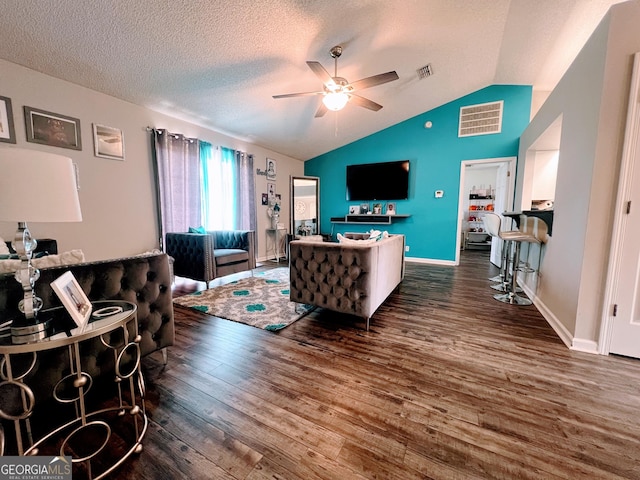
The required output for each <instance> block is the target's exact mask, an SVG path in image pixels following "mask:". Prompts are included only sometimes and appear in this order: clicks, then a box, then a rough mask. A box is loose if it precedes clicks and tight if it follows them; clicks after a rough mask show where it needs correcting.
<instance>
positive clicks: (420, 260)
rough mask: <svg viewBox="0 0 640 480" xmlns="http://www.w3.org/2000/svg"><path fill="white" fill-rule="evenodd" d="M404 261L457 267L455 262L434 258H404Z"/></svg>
mask: <svg viewBox="0 0 640 480" xmlns="http://www.w3.org/2000/svg"><path fill="white" fill-rule="evenodd" d="M404 261H405V262H408V263H424V264H429V265H446V266H449V267H455V266H456V262H455V261H454V260H436V259H433V258H418V257H404Z"/></svg>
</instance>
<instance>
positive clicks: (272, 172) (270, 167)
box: [267, 158, 276, 180]
mask: <svg viewBox="0 0 640 480" xmlns="http://www.w3.org/2000/svg"><path fill="white" fill-rule="evenodd" d="M275 179H276V161H275V160H274V159H273V158H267V180H275Z"/></svg>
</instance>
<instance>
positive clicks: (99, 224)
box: [0, 60, 304, 260]
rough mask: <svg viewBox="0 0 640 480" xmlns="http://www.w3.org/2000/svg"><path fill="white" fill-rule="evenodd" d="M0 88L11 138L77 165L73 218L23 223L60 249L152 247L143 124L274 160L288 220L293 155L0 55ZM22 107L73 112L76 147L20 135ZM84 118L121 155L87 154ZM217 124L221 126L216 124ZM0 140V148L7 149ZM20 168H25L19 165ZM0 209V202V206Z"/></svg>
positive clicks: (297, 171) (7, 230) (295, 165)
mask: <svg viewBox="0 0 640 480" xmlns="http://www.w3.org/2000/svg"><path fill="white" fill-rule="evenodd" d="M0 95H3V96H5V97H9V98H10V99H11V101H12V106H13V114H14V124H15V128H16V138H17V144H16V145H15V146H17V147H20V148H30V149H34V150H43V151H48V152H52V153H57V154H61V155H66V156H69V157H71V158H72V159H73V161H74V162H75V163H77V164H78V167H79V171H80V186H81V190H80V204H81V208H82V215H83V221H82V222H81V223H77V224H74V223H68V224H54V223H40V224H39V223H34V224H30V225H29V227H30V230H31V233H32V235H34V236H35V237H36V238H55V239H57V240H58V248H59V250H60V251H66V250H71V249H75V248H80V249H82V250H83V251H84V253H85V256H86V258H87V260H98V259H105V258H114V257H120V256H126V255H134V254H137V253H141V252H144V251H146V250H150V249H152V248H156V247H157V245H158V243H157V237H158V226H157V221H156V213H155V212H156V211H155V187H154V181H153V173H152V163H151V147H150V141H149V133H148V132H147V131H146V127H147V126H150V127H156V128H166V129H168V130H169V131H171V132H177V133H182V134H184V135H186V136H189V137H196V138H199V139H202V140H206V141H208V142H211V143H212V144H213V145H222V146H225V147H228V148H233V149H237V150H243V151H246V152H248V153H252V154H253V155H254V162H255V163H254V167H255V168H260V169H261V170H265V168H266V165H265V164H266V158H267V157H269V158H273V159H275V160H276V161H277V179H276V181H275V182H276V193H280V194H281V195H282V202H283V203H282V205H283V208H282V211H281V214H282V216H281V221H282V222H283V223H284V224H285V225H287V226H288V225H289V208H288V205H289V175H302V174H303V173H304V163H303V162H302V161H300V160H298V159H294V158H292V157H288V156H285V155H281V154H279V153H277V152H273V151H271V150H268V149H265V148H262V147H259V146H257V145H252V144H249V143H247V142H244V141H241V140H238V139H235V138H233V137H229V136H226V135H222V134H220V133H217V132H215V131H214V130H212V129H210V128H205V127H202V126H198V125H194V124H191V123H188V122H185V121H182V120H178V119H175V118H172V117H169V116H167V115H164V114H161V113H158V112H154V111H152V110H149V109H147V108H144V107H141V106H138V105H134V104H131V103H128V102H125V101H122V100H118V99H116V98H114V97H111V96H108V95H104V94H102V93H98V92H96V91H93V90H89V89H87V88H84V87H80V86H77V85H75V84H72V83H69V82H66V81H62V80H59V79H56V78H53V77H50V76H47V75H43V74H41V73H38V72H36V71H33V70H30V69H27V68H24V67H21V66H19V65H16V64H13V63H9V62H7V61H4V60H0ZM25 105H27V106H30V107H34V108H38V109H42V110H46V111H50V112H55V113H59V114H63V115H68V116H71V117H75V118H78V119H80V122H81V134H82V151H76V150H69V149H64V148H56V147H49V146H44V145H38V144H35V143H29V142H27V141H26V133H25V122H24V115H23V106H25ZM92 123H98V124H102V125H108V126H112V127H117V128H120V129H122V131H123V133H124V140H125V157H126V158H125V161H124V162H120V161H114V160H108V159H104V158H97V157H95V156H94V155H93V136H92ZM221 127H224V126H221ZM12 146H13V145H10V144H6V143H2V144H0V148H12ZM25 175H27V172H25ZM266 183H267V180H266V177H265V176H258V175H256V201H257V204H258V206H257V218H258V228H257V232H256V235H257V237H258V258H259V259H262V258H264V257H265V255H266V251H265V246H266V233H265V229H266V228H268V224H269V217H268V216H267V213H266V209H267V207H265V206H262V205H261V193H262V192H266ZM0 208H1V207H0ZM15 230H16V225H14V224H11V223H7V222H0V237H3V238H4V239H7V240H10V239H12V238H13V235H14V233H15Z"/></svg>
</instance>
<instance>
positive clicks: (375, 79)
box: [273, 45, 399, 118]
mask: <svg viewBox="0 0 640 480" xmlns="http://www.w3.org/2000/svg"><path fill="white" fill-rule="evenodd" d="M329 53H330V54H331V56H332V57H333V58H334V60H335V70H334V72H335V73H334V76H333V77H332V76H331V75H329V72H327V71H326V70H325V69H324V67H323V66H322V65H320V63H319V62H307V65H309V68H310V69H311V70H312V71H313V73H315V74H316V76H317V77H318V78H319V79H320V80H321V81H322V83H323V89H322V91H319V92H302V93H287V94H284V95H274V96H273V98H290V97H304V96H308V95H322V103H321V104H320V107H319V108H318V110H317V111H316V115H315V117H316V118H318V117H322V116H323V115H324V114H325V113H327V110H333V111H338V110H342V109H343V108H344V106H345V105H346V104H347V102H351V103H353V104H355V105H358V106H359V107H364V108H368V109H369V110H373V111H374V112H377V111H378V110H380V109H381V108H382V105H380V104H379V103H376V102H373V101H371V100H369V99H367V98H364V97H362V96H360V95H358V94H356V93H354V92H356V91H359V90H363V89H365V88H371V87H375V86H377V85H382V84H383V83H387V82H392V81H393V80H398V78H399V77H398V74H397V73H396V72H395V71H392V72H387V73H381V74H379V75H374V76H372V77H367V78H362V79H360V80H356V81H355V82H351V83H349V82H348V81H347V80H346V79H345V78H342V77H339V76H338V58H339V57H340V55H342V47H341V46H340V45H337V46H335V47H333V48H332V49H331V50H329Z"/></svg>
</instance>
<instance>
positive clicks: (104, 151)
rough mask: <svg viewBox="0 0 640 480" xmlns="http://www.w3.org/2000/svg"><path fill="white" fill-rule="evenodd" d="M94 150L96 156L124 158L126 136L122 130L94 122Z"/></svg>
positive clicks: (113, 158) (115, 158) (112, 158)
mask: <svg viewBox="0 0 640 480" xmlns="http://www.w3.org/2000/svg"><path fill="white" fill-rule="evenodd" d="M93 150H94V151H93V153H94V155H95V156H96V157H102V158H109V159H111V160H124V136H123V134H122V130H120V129H118V128H113V127H107V126H105V125H98V124H96V123H94V124H93Z"/></svg>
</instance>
